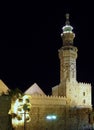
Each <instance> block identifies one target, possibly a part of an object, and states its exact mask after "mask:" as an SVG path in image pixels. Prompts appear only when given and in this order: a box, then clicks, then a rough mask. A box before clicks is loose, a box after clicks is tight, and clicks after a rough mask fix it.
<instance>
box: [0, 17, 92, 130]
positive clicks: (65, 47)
mask: <svg viewBox="0 0 94 130" xmlns="http://www.w3.org/2000/svg"><path fill="white" fill-rule="evenodd" d="M61 38H62V42H63V44H62V47H61V48H60V49H59V50H58V55H59V59H60V83H59V84H58V85H56V86H54V87H52V95H51V96H47V95H46V94H45V93H44V92H43V91H42V89H41V88H40V87H39V86H38V85H37V84H36V83H34V84H33V85H31V86H30V87H29V88H28V89H27V90H26V91H25V92H24V96H23V97H25V98H23V97H22V96H21V95H19V97H18V99H16V100H13V99H11V100H10V96H9V95H8V93H7V92H8V89H9V88H8V87H7V86H6V85H5V84H4V83H3V81H2V80H0V93H1V96H0V104H1V107H0V128H1V129H0V130H11V129H14V130H57V129H58V130H85V129H89V128H91V127H92V126H91V125H92V123H91V116H90V113H91V112H92V94H91V93H92V91H91V84H89V83H81V82H78V81H77V78H76V76H77V74H76V59H77V51H78V49H77V47H75V46H74V44H73V42H74V38H75V33H74V32H73V27H72V26H71V25H70V21H69V14H66V22H65V26H63V28H62V33H61ZM2 92H3V94H2ZM4 102H6V103H4ZM15 102H16V105H15ZM8 104H10V105H8ZM19 104H20V105H19ZM26 104H27V106H26ZM5 105H6V106H5ZM22 106H24V107H23V110H22ZM28 106H29V107H28ZM15 108H16V109H15ZM14 109H15V110H14ZM9 114H10V115H12V117H11V116H9ZM14 115H15V116H14ZM11 118H12V119H11ZM11 120H12V122H11ZM3 122H6V123H5V126H4V127H5V128H3ZM7 125H8V126H10V127H9V128H8V127H7ZM11 126H12V127H13V128H11Z"/></svg>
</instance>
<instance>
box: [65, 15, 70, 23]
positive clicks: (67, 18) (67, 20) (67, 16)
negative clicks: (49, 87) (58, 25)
mask: <svg viewBox="0 0 94 130" xmlns="http://www.w3.org/2000/svg"><path fill="white" fill-rule="evenodd" d="M69 16H70V15H69V14H68V13H67V14H66V23H65V24H66V25H70V21H69Z"/></svg>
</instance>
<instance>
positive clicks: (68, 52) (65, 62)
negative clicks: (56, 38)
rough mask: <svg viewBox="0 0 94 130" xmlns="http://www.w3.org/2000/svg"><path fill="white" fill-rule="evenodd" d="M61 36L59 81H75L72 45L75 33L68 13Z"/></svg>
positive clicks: (73, 48) (75, 51)
mask: <svg viewBox="0 0 94 130" xmlns="http://www.w3.org/2000/svg"><path fill="white" fill-rule="evenodd" d="M62 30H63V32H62V33H61V38H62V41H63V46H62V47H61V48H60V49H59V58H60V83H62V82H63V83H64V82H66V81H69V82H71V81H72V82H75V81H76V58H77V48H76V47H74V46H73V40H74V37H75V34H74V33H73V31H72V30H73V27H72V26H71V25H70V22H69V14H66V23H65V26H64V27H63V28H62Z"/></svg>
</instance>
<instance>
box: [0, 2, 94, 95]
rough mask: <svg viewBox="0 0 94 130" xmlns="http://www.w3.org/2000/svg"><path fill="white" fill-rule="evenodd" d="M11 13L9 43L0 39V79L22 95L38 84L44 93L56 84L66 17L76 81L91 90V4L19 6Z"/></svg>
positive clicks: (93, 38) (93, 34)
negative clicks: (75, 54)
mask: <svg viewBox="0 0 94 130" xmlns="http://www.w3.org/2000/svg"><path fill="white" fill-rule="evenodd" d="M12 8H13V9H12V10H11V14H12V15H11V16H12V17H11V20H10V24H11V35H10V37H11V38H10V40H0V58H1V60H0V79H2V80H3V81H4V83H5V84H6V85H7V86H8V87H9V88H10V89H14V88H19V89H20V90H22V91H23V92H24V91H25V90H26V89H28V88H29V87H30V86H31V85H32V84H33V83H37V84H38V85H39V86H40V88H41V89H42V90H43V91H44V92H45V93H46V94H49V95H50V94H51V88H52V87H53V86H55V85H57V84H59V58H58V49H59V48H60V47H61V46H62V40H61V36H60V34H61V32H62V27H63V26H64V25H65V14H66V13H69V14H70V24H71V25H72V26H73V28H74V30H73V31H74V33H75V35H76V37H75V40H74V46H76V47H77V48H78V59H77V80H78V81H79V82H85V83H91V85H92V87H94V78H93V77H94V62H93V61H94V47H93V46H94V25H93V23H94V20H93V19H94V14H93V12H94V11H93V8H92V3H90V2H86V3H82V2H77V1H76V2H68V1H66V2H64V1H63V0H62V1H60V2H59V1H58V2H55V1H54V2H49V1H48V2H46V1H44V2H40V1H39V2H37V1H35V2H32V3H19V4H17V6H16V5H14V6H13V7H12Z"/></svg>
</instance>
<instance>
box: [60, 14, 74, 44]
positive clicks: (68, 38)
mask: <svg viewBox="0 0 94 130" xmlns="http://www.w3.org/2000/svg"><path fill="white" fill-rule="evenodd" d="M65 16H66V22H65V26H63V28H62V30H63V32H62V33H61V37H62V40H63V45H64V46H67V45H73V40H74V37H75V34H74V33H73V31H72V30H73V27H72V26H71V25H70V21H69V14H68V13H67V14H66V15H65Z"/></svg>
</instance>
